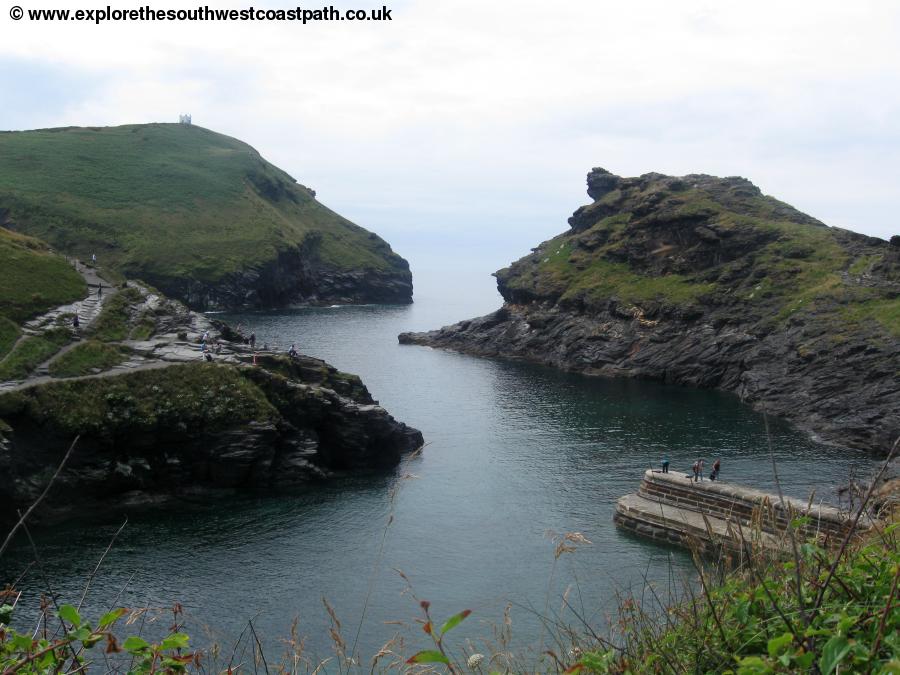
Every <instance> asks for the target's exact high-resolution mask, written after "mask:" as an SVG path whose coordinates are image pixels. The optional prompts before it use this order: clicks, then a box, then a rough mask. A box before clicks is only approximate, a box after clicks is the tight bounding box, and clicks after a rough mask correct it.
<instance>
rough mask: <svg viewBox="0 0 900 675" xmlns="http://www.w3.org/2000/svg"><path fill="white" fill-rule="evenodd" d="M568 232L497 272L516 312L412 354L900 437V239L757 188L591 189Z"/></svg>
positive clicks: (599, 173)
mask: <svg viewBox="0 0 900 675" xmlns="http://www.w3.org/2000/svg"><path fill="white" fill-rule="evenodd" d="M588 194H589V195H590V196H591V197H592V198H593V200H594V201H593V203H591V204H589V205H587V206H583V207H581V208H579V209H578V210H577V211H575V213H574V214H573V216H572V217H571V218H570V219H569V225H570V229H569V230H568V231H566V232H564V233H563V234H561V235H559V236H557V237H555V238H553V239H551V240H549V241H546V242H544V243H543V244H541V245H540V246H539V247H537V248H536V249H533V251H532V253H531V254H530V255H528V256H526V257H524V258H522V259H521V260H519V261H517V262H515V263H514V264H513V265H511V266H510V267H509V268H506V269H503V270H500V271H499V272H497V273H496V277H497V284H498V288H499V290H500V293H501V294H502V296H503V298H504V301H505V303H504V306H503V307H502V308H501V309H500V310H498V311H497V312H495V313H493V314H491V315H488V316H485V317H481V318H477V319H472V320H470V321H463V322H460V323H458V324H455V325H453V326H448V327H445V328H442V329H440V330H437V331H431V332H428V333H417V334H409V333H408V334H403V335H401V336H400V341H401V343H406V344H423V345H432V346H436V347H444V348H449V349H455V350H459V351H464V352H468V353H472V354H479V355H484V356H499V357H508V358H520V359H527V360H530V361H535V362H539V363H545V364H548V365H552V366H556V367H559V368H564V369H567V370H574V371H579V372H583V373H587V374H593V375H608V376H626V377H641V378H648V379H654V380H659V381H663V382H669V383H676V384H684V385H691V386H699V387H715V388H718V389H722V390H725V391H729V392H733V393H735V394H737V395H739V396H740V397H741V398H742V399H743V400H744V401H746V402H748V403H750V404H752V405H753V406H755V407H756V408H758V409H761V410H766V411H768V412H770V413H773V414H776V415H780V416H783V417H786V418H788V419H790V420H792V421H793V422H794V423H795V424H796V425H797V426H799V427H801V428H804V429H806V430H808V431H810V432H812V433H813V434H815V435H817V436H818V437H819V438H821V439H823V440H826V441H829V442H834V443H838V444H846V445H849V446H854V447H860V448H865V449H868V450H871V451H873V452H886V451H887V450H888V448H889V446H890V444H891V443H892V442H893V441H894V439H895V438H896V437H897V436H898V435H900V341H898V337H900V237H895V238H893V239H892V240H891V242H887V241H883V240H881V239H877V238H873V237H867V236H864V235H861V234H856V233H854V232H850V231H847V230H841V229H838V228H833V227H828V226H826V225H824V224H823V223H821V222H819V221H818V220H816V219H815V218H812V217H810V216H808V215H806V214H803V213H801V212H800V211H797V210H796V209H794V208H793V207H791V206H789V205H787V204H785V203H783V202H780V201H778V200H776V199H774V198H772V197H768V196H765V195H763V194H762V193H761V192H760V190H759V189H758V188H757V187H756V186H755V185H753V184H752V183H751V182H750V181H748V180H746V179H744V178H716V177H713V176H706V175H690V176H683V177H670V176H663V175H660V174H646V175H644V176H640V177H636V178H622V177H619V176H615V175H613V174H611V173H609V172H608V171H606V170H604V169H599V168H598V169H594V170H592V171H591V173H590V174H589V175H588Z"/></svg>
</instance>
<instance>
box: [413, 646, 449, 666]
mask: <svg viewBox="0 0 900 675" xmlns="http://www.w3.org/2000/svg"><path fill="white" fill-rule="evenodd" d="M406 662H407V663H450V661H449V660H448V659H447V657H446V656H444V655H443V654H441V653H440V652H439V651H436V650H434V649H425V650H423V651H421V652H419V653H418V654H413V655H412V656H410V657H409V658H408V659H407V660H406Z"/></svg>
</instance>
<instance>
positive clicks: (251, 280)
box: [126, 237, 413, 311]
mask: <svg viewBox="0 0 900 675" xmlns="http://www.w3.org/2000/svg"><path fill="white" fill-rule="evenodd" d="M310 239H311V240H313V241H312V243H304V244H303V245H301V246H296V247H292V248H289V249H285V250H283V251H280V252H279V253H278V254H277V255H276V256H275V257H274V258H273V259H272V260H270V261H268V262H266V263H264V264H262V265H260V266H256V267H248V268H247V269H244V270H242V271H241V272H236V273H232V274H228V275H226V276H225V277H223V278H222V279H218V280H216V281H215V282H206V281H201V280H198V279H192V278H173V277H171V276H168V275H166V276H160V277H156V276H155V275H154V274H153V273H152V272H148V271H146V270H143V271H142V270H140V269H135V270H130V269H126V272H127V273H129V275H132V274H134V275H140V276H142V277H144V278H146V279H147V281H148V282H150V283H152V284H154V285H155V286H157V287H158V288H160V289H161V290H162V291H163V292H164V293H165V294H166V295H169V296H171V297H176V298H180V299H182V300H183V301H184V302H186V303H187V304H188V305H189V306H191V307H192V308H194V309H197V310H201V311H207V310H216V309H242V308H274V307H285V306H290V305H330V304H368V303H373V304H409V303H411V302H412V295H413V284H412V273H411V272H410V271H409V263H407V262H406V260H404V259H403V258H400V257H399V256H394V255H393V254H392V253H391V252H390V247H387V245H386V244H385V248H386V251H385V257H386V258H387V259H390V260H391V261H392V265H391V266H390V267H386V268H385V269H373V268H360V269H352V270H339V269H336V268H335V267H333V266H331V265H329V264H328V263H326V262H324V261H322V259H321V258H320V257H319V255H318V252H317V250H316V249H317V246H316V244H315V240H316V238H315V237H311V238H310Z"/></svg>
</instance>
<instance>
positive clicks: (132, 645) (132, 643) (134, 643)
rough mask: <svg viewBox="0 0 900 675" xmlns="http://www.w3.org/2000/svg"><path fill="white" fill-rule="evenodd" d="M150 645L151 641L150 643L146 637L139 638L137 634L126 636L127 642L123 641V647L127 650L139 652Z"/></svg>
mask: <svg viewBox="0 0 900 675" xmlns="http://www.w3.org/2000/svg"><path fill="white" fill-rule="evenodd" d="M149 647H150V643H148V642H147V641H146V640H145V639H144V638H139V637H137V636H135V635H132V636H131V637H128V638H125V642H123V643H122V648H123V649H124V650H125V651H126V652H139V651H143V650H144V649H147V648H149Z"/></svg>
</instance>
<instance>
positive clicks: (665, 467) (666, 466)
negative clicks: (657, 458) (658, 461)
mask: <svg viewBox="0 0 900 675" xmlns="http://www.w3.org/2000/svg"><path fill="white" fill-rule="evenodd" d="M662 470H663V473H669V458H668V457H663V461H662Z"/></svg>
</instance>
